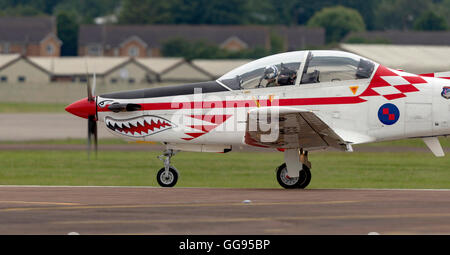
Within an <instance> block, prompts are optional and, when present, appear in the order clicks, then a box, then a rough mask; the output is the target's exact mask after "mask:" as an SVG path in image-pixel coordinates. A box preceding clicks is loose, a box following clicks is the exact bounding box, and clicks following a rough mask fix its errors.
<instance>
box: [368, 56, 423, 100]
mask: <svg viewBox="0 0 450 255" xmlns="http://www.w3.org/2000/svg"><path fill="white" fill-rule="evenodd" d="M424 83H427V81H425V80H424V79H423V78H422V77H420V76H418V75H414V74H409V73H405V72H401V71H395V70H391V69H388V68H386V67H384V66H382V65H380V66H379V67H378V69H377V71H376V73H375V75H374V77H373V79H372V81H371V82H370V84H369V87H368V88H367V89H366V90H365V91H364V92H363V93H362V94H361V95H360V97H369V96H382V97H384V98H386V99H387V100H394V99H398V98H402V97H406V93H411V92H417V91H419V89H418V88H416V87H415V86H414V85H415V84H424Z"/></svg>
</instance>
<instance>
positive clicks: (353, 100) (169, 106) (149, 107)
mask: <svg viewBox="0 0 450 255" xmlns="http://www.w3.org/2000/svg"><path fill="white" fill-rule="evenodd" d="M366 101H367V100H364V99H362V98H360V97H319V98H287V99H274V100H272V101H270V100H259V107H268V106H300V105H336V104H359V103H364V102H366ZM140 105H141V106H142V108H141V111H158V110H180V109H213V108H245V107H258V106H257V105H256V102H255V101H254V100H231V101H203V102H174V103H167V102H162V103H143V104H140ZM98 111H99V112H109V111H110V110H109V109H108V108H107V107H104V108H98Z"/></svg>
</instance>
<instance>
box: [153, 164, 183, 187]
mask: <svg viewBox="0 0 450 255" xmlns="http://www.w3.org/2000/svg"><path fill="white" fill-rule="evenodd" d="M156 180H157V181H158V184H159V185H160V186H161V187H173V186H175V184H177V181H178V171H177V169H175V167H173V166H170V167H169V171H166V168H165V167H163V168H161V169H160V170H159V171H158V174H157V175H156Z"/></svg>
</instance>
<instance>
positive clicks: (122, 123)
mask: <svg viewBox="0 0 450 255" xmlns="http://www.w3.org/2000/svg"><path fill="white" fill-rule="evenodd" d="M105 123H106V126H107V127H108V128H109V129H111V130H112V131H114V132H117V133H120V134H122V135H126V136H130V137H144V136H149V135H154V134H156V133H159V132H162V131H165V130H169V129H171V128H174V127H175V125H174V124H173V123H172V122H170V121H169V120H166V119H164V118H161V117H158V116H152V115H146V116H139V117H136V118H131V119H123V120H120V119H113V118H111V117H106V118H105Z"/></svg>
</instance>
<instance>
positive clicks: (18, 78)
mask: <svg viewBox="0 0 450 255" xmlns="http://www.w3.org/2000/svg"><path fill="white" fill-rule="evenodd" d="M17 81H18V82H25V81H26V78H25V76H19V77H17Z"/></svg>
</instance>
